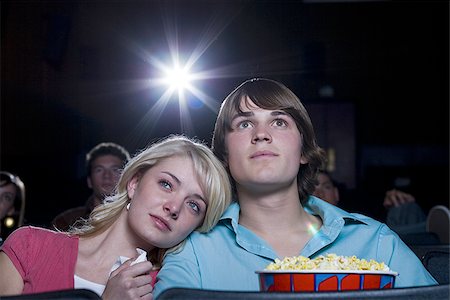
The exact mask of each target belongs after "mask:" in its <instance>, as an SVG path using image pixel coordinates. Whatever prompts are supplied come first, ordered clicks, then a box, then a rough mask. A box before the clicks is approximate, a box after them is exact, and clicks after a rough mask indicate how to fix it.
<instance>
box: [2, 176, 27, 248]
mask: <svg viewBox="0 0 450 300" xmlns="http://www.w3.org/2000/svg"><path fill="white" fill-rule="evenodd" d="M24 214H25V185H24V184H23V182H22V180H20V178H19V177H18V176H16V175H14V174H11V173H9V172H6V171H0V243H1V241H2V240H4V239H6V237H7V236H8V235H9V234H10V233H11V232H12V231H14V230H15V229H17V228H18V227H20V226H21V225H22V224H23V220H24Z"/></svg>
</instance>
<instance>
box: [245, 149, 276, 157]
mask: <svg viewBox="0 0 450 300" xmlns="http://www.w3.org/2000/svg"><path fill="white" fill-rule="evenodd" d="M273 156H278V154H276V153H274V152H272V151H267V150H264V151H257V152H255V153H253V154H251V155H250V158H259V157H273Z"/></svg>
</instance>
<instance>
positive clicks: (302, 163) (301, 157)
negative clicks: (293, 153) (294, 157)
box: [300, 155, 309, 165]
mask: <svg viewBox="0 0 450 300" xmlns="http://www.w3.org/2000/svg"><path fill="white" fill-rule="evenodd" d="M307 163H309V161H308V159H306V157H304V156H303V155H302V156H300V164H301V165H306V164H307Z"/></svg>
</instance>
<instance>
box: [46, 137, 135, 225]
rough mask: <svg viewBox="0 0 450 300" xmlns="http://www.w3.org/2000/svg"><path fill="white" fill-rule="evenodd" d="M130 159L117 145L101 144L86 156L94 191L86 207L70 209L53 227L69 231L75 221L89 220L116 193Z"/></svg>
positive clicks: (55, 219)
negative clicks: (97, 208)
mask: <svg viewBox="0 0 450 300" xmlns="http://www.w3.org/2000/svg"><path fill="white" fill-rule="evenodd" d="M129 159H130V154H129V153H128V151H127V150H126V149H125V148H124V147H122V146H120V145H118V144H115V143H100V144H98V145H96V146H95V147H94V148H92V150H91V151H89V153H88V154H87V155H86V173H87V185H88V187H89V188H90V189H91V190H92V194H91V196H90V197H89V198H88V200H87V201H86V203H85V205H84V206H79V207H75V208H71V209H68V210H66V211H64V212H62V213H60V214H59V215H57V216H56V217H55V218H54V219H53V221H52V225H53V226H54V227H56V228H57V229H59V230H68V229H69V228H70V226H72V225H73V224H74V223H75V221H77V220H79V219H80V218H87V217H88V216H89V214H90V213H91V211H92V210H93V209H94V208H95V207H96V206H97V205H99V204H101V203H102V202H103V199H104V198H105V197H106V196H109V195H111V194H112V193H113V192H114V188H115V187H116V184H117V181H118V180H119V177H120V172H121V171H122V168H123V166H124V165H125V163H126V162H127V161H128V160H129Z"/></svg>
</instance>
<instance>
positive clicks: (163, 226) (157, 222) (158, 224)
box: [150, 215, 172, 231]
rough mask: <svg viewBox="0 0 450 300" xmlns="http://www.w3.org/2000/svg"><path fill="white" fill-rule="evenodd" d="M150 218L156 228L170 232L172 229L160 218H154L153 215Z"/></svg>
mask: <svg viewBox="0 0 450 300" xmlns="http://www.w3.org/2000/svg"><path fill="white" fill-rule="evenodd" d="M150 217H151V218H152V220H153V221H154V222H155V225H156V227H158V228H159V229H160V230H163V231H167V230H168V231H172V229H171V228H170V225H169V223H168V222H167V221H166V220H165V219H163V218H160V217H158V216H154V215H150Z"/></svg>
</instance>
